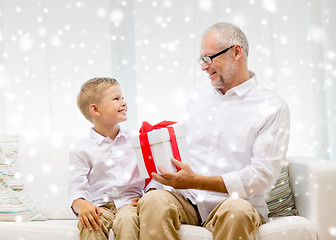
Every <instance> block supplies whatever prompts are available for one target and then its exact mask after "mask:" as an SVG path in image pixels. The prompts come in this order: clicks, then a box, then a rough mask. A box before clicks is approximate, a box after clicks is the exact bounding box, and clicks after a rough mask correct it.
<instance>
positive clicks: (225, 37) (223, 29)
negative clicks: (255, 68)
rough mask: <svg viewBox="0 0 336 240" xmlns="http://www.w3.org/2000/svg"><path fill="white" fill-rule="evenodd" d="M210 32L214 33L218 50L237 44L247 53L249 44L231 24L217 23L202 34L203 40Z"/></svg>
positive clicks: (237, 28)
mask: <svg viewBox="0 0 336 240" xmlns="http://www.w3.org/2000/svg"><path fill="white" fill-rule="evenodd" d="M210 32H214V33H215V35H216V38H217V44H218V47H220V48H227V47H230V46H232V45H236V44H239V45H240V46H241V47H242V48H243V51H244V52H245V54H246V57H247V56H248V53H249V44H248V41H247V38H246V36H245V34H244V33H243V31H242V30H241V29H240V28H239V27H238V26H236V25H234V24H232V23H226V22H219V23H216V24H214V25H212V26H211V27H209V28H208V29H207V30H206V31H205V32H204V34H203V38H204V37H205V36H206V35H208V34H209V33H210Z"/></svg>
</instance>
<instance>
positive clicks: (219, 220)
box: [138, 190, 265, 240]
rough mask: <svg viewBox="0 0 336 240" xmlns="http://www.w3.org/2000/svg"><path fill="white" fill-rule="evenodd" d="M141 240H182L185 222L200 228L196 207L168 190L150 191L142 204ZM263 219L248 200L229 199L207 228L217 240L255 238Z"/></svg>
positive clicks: (219, 208) (246, 239)
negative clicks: (181, 231) (181, 227)
mask: <svg viewBox="0 0 336 240" xmlns="http://www.w3.org/2000/svg"><path fill="white" fill-rule="evenodd" d="M138 212H139V220H140V240H158V239H159V240H173V239H181V237H180V236H179V234H178V232H177V231H178V230H179V229H180V225H181V223H184V224H191V225H200V218H199V217H198V213H197V211H196V210H195V209H194V207H193V205H191V204H190V203H189V201H187V200H186V199H185V198H184V197H183V196H181V195H180V194H177V193H172V192H169V191H165V190H155V191H150V192H148V193H147V194H145V195H144V196H143V197H142V198H141V199H140V201H139V203H138ZM263 223H265V221H264V219H263V217H262V216H261V215H260V214H259V213H258V212H257V211H256V210H255V209H254V208H253V206H252V205H251V204H250V203H249V202H248V201H246V200H243V199H241V198H227V199H225V200H223V201H222V202H221V203H220V204H218V205H217V207H216V208H215V209H214V210H213V211H212V212H211V213H210V215H209V217H208V219H207V220H206V221H205V223H204V224H203V226H204V227H205V228H206V229H208V230H209V231H210V232H212V233H213V239H214V240H219V239H222V240H239V239H242V240H249V239H254V235H255V230H256V228H257V227H259V226H260V225H262V224H263Z"/></svg>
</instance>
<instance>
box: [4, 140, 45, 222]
mask: <svg viewBox="0 0 336 240" xmlns="http://www.w3.org/2000/svg"><path fill="white" fill-rule="evenodd" d="M18 145H19V144H18V136H2V137H0V221H19V222H20V221H32V220H46V218H45V217H43V216H42V215H41V214H40V213H39V212H38V211H37V209H36V208H35V206H34V205H33V203H32V201H31V199H30V197H29V195H28V193H27V192H26V190H25V189H24V185H23V180H22V178H21V173H20V166H19V160H18Z"/></svg>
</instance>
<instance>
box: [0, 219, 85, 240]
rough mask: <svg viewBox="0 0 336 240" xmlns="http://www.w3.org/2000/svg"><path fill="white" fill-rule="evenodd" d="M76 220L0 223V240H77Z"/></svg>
mask: <svg viewBox="0 0 336 240" xmlns="http://www.w3.org/2000/svg"><path fill="white" fill-rule="evenodd" d="M76 226H77V220H47V221H37V222H36V221H34V222H18V223H16V222H0V236H1V237H0V238H1V240H13V239H18V240H20V239H22V240H23V239H24V240H46V239H47V240H60V239H61V240H79V230H78V228H77V227H76Z"/></svg>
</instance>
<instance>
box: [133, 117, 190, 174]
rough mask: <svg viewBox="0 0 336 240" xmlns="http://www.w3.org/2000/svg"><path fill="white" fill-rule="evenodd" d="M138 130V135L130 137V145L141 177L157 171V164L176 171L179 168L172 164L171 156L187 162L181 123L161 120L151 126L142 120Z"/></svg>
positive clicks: (187, 156)
mask: <svg viewBox="0 0 336 240" xmlns="http://www.w3.org/2000/svg"><path fill="white" fill-rule="evenodd" d="M139 132H140V135H138V136H134V137H132V145H133V148H134V150H135V153H136V158H137V161H138V168H139V172H140V176H141V177H142V178H151V173H152V172H157V173H159V171H158V169H157V167H158V166H161V167H163V168H164V169H165V170H167V171H171V172H177V171H178V170H179V169H177V168H176V167H175V166H174V165H173V163H172V162H171V158H175V159H177V160H179V161H183V162H185V163H188V162H189V153H188V149H187V143H186V131H185V126H184V125H183V124H176V123H175V122H168V121H163V122H161V123H159V124H156V125H154V126H152V125H150V124H149V123H147V122H144V123H143V125H142V127H141V129H140V131H139Z"/></svg>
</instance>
